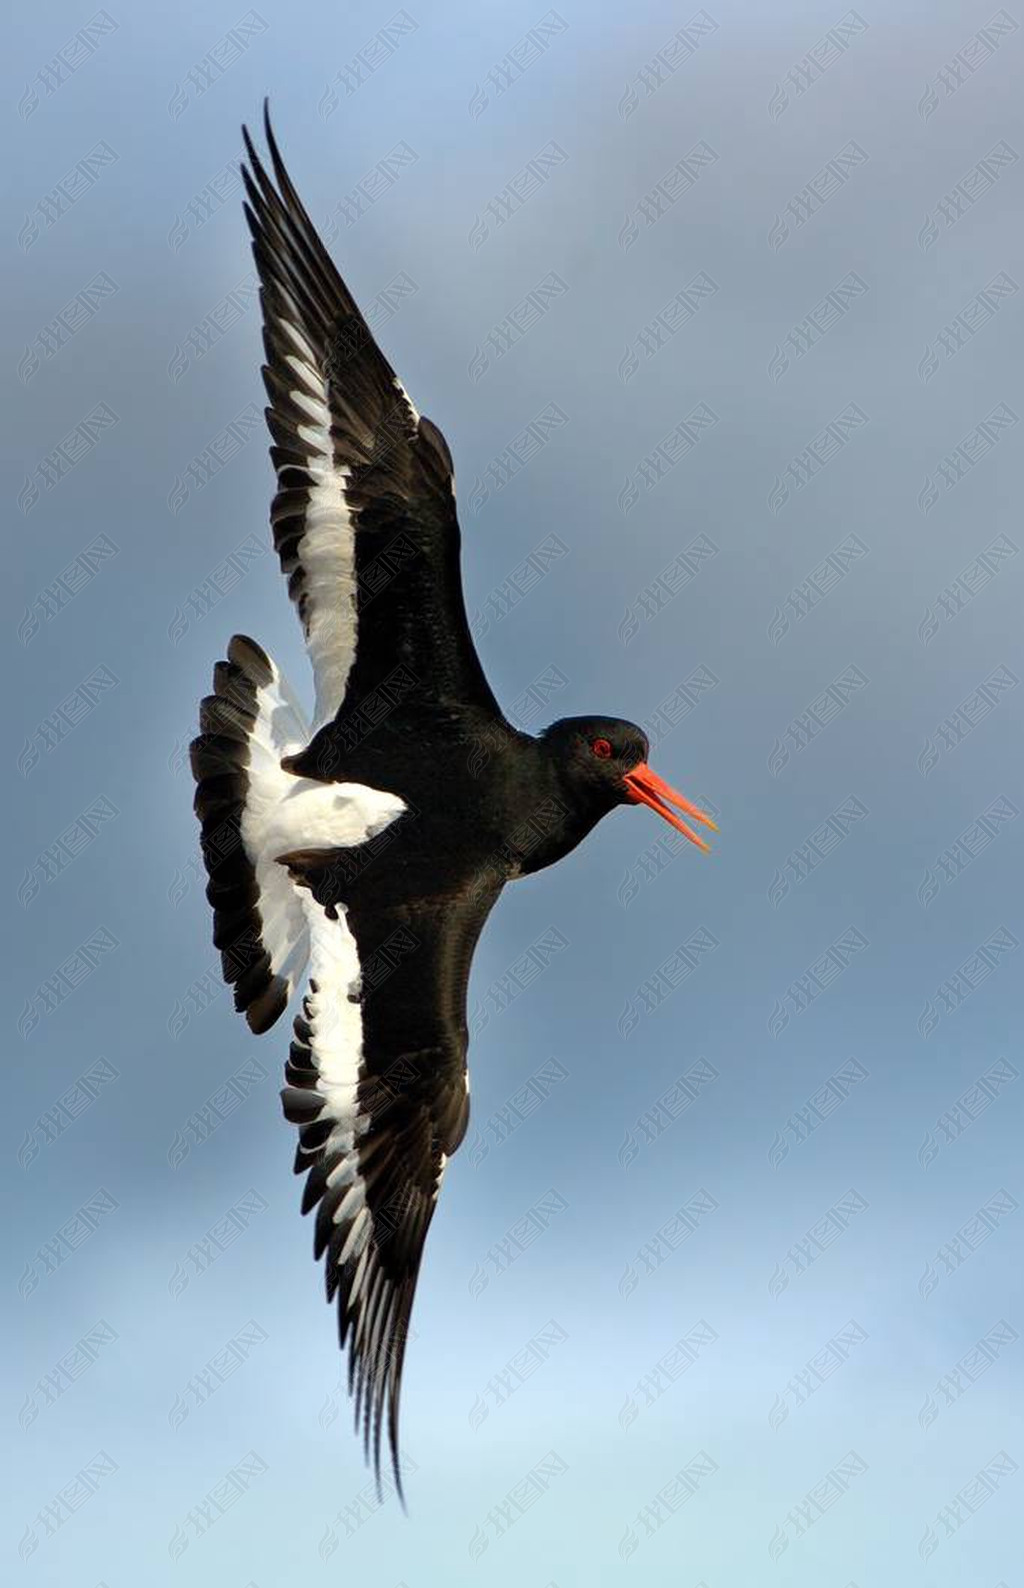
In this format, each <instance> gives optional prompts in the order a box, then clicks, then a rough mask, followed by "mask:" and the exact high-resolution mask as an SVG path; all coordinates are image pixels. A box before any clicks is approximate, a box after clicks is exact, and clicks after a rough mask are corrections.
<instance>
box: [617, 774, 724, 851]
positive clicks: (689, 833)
mask: <svg viewBox="0 0 1024 1588" xmlns="http://www.w3.org/2000/svg"><path fill="white" fill-rule="evenodd" d="M623 782H624V783H625V785H626V787H627V788H628V790H629V797H630V799H631V800H632V801H633V802H634V804H637V805H649V806H650V807H651V810H652V811H657V813H658V815H659V816H662V817H664V819H665V821H667V822H668V823H669V824H670V825H671V826H672V827H675V828H677V829H678V831H679V832H681V833H683V834H685V836H686V837H687V838H688V839H689V840H690V842H691V844H696V845H697V848H698V849H705V850H707V849H709V847H710V846H709V845H708V844H706V843H705V842H704V840H703V838H701V837H700V836H699V834H697V833H695V832H694V830H693V828H692V827H690V826H689V825H688V824H687V823H686V822H684V821H682V820H681V819H680V818H679V817H678V816H677V815H676V813H675V811H673V810H670V809H669V806H670V805H675V806H677V807H678V808H679V810H681V811H685V812H686V814H687V816H692V817H693V820H694V821H695V822H703V823H704V824H705V826H707V827H710V828H711V831H712V832H713V833H717V831H718V828H717V827H716V826H715V824H714V822H713V821H712V820H711V817H710V816H709V815H708V814H707V813H706V811H702V810H700V809H698V807H697V806H696V805H694V804H693V802H692V801H691V800H688V799H687V798H686V797H685V796H684V795H682V794H680V793H678V792H677V791H676V790H675V789H674V788H672V787H671V786H670V785H669V784H668V783H666V782H665V779H664V778H663V777H659V776H658V774H657V772H652V771H651V769H650V767H649V766H648V765H647V763H646V762H644V761H641V763H640V765H639V766H635V767H634V768H633V770H632V772H627V773H626V775H625V777H624V778H623Z"/></svg>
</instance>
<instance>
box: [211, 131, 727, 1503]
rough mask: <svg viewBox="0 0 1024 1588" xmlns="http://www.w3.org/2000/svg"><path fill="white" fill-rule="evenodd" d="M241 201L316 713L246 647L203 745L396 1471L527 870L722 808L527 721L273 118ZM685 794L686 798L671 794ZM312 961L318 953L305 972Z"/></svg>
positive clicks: (637, 749) (579, 731) (428, 434)
mask: <svg viewBox="0 0 1024 1588" xmlns="http://www.w3.org/2000/svg"><path fill="white" fill-rule="evenodd" d="M264 126H265V133H266V141H267V146H268V148H269V151H270V164H271V166H272V170H273V177H271V175H270V174H269V173H268V171H267V170H266V169H265V167H264V165H263V164H262V162H261V160H260V158H259V156H258V155H257V153H256V151H255V149H254V147H253V143H252V140H251V138H250V136H249V133H248V131H247V130H246V129H245V128H243V129H242V135H243V138H244V140H245V148H246V152H247V154H248V159H249V166H248V168H247V167H246V166H245V165H244V164H243V167H242V172H243V177H244V180H245V187H246V192H247V195H248V200H249V202H248V203H247V204H246V205H245V214H246V217H247V219H248V223H249V228H250V231H251V233H252V242H253V253H254V255H255V259H256V266H257V269H258V271H259V277H260V282H261V294H260V296H261V302H262V306H263V321H264V330H263V339H264V347H265V349H266V358H267V362H266V364H265V365H264V366H263V378H264V382H265V385H266V389H267V394H268V397H269V402H270V405H269V407H268V408H267V410H266V415H267V423H268V425H269V428H270V434H271V438H272V442H273V444H272V446H271V449H270V455H271V459H272V461H273V465H274V468H275V470H276V473H277V494H276V495H275V497H274V499H273V504H272V506H271V510H270V521H271V525H272V526H273V535H274V543H275V546H276V548H277V551H278V553H279V554H280V559H281V567H282V569H283V571H284V573H285V574H286V575H287V577H288V591H289V594H290V596H291V598H292V600H293V601H294V603H295V605H296V607H297V608H298V615H299V620H300V622H301V624H302V628H303V633H304V635H305V641H306V648H307V650H308V652H309V657H310V661H311V663H312V666H313V675H314V679H315V686H316V705H315V709H314V715H313V721H312V724H311V725H310V723H309V722H308V721H307V719H306V716H305V714H304V712H303V709H302V706H301V705H300V704H299V701H298V698H297V697H296V695H295V694H294V693H293V691H292V690H291V688H290V687H289V685H288V684H287V682H286V681H285V679H284V678H283V677H282V675H281V673H280V671H279V669H278V668H277V666H276V665H275V663H274V662H273V661H272V660H271V658H270V657H269V656H268V655H267V654H266V652H265V651H264V650H262V649H261V647H260V646H259V645H257V644H256V643H255V641H253V640H250V639H246V638H244V637H243V636H240V635H236V636H235V638H234V639H233V640H232V641H231V643H230V645H229V646H228V656H227V660H226V661H221V662H218V663H217V666H216V668H215V670H214V679H213V690H214V692H213V694H212V695H208V696H207V697H206V698H205V699H204V700H203V702H202V705H201V707H200V719H199V720H200V734H199V737H198V738H197V739H195V740H194V741H193V744H192V747H191V748H192V770H193V774H194V776H195V780H196V783H197V785H198V787H197V789H196V795H195V810H196V814H197V815H198V817H199V820H200V823H201V829H202V836H201V843H202V850H203V858H204V861H205V864H206V869H207V871H208V873H209V883H208V886H207V890H206V891H207V897H208V899H209V901H210V904H211V905H212V906H213V941H214V944H215V945H216V947H217V948H218V949H220V951H221V956H222V960H223V968H224V977H225V980H226V981H227V983H228V984H229V985H230V986H231V987H233V989H234V996H235V1006H236V1008H237V1009H239V1010H240V1011H242V1012H243V1013H244V1014H245V1017H246V1019H247V1021H248V1023H249V1026H250V1028H251V1029H252V1030H253V1031H254V1032H263V1031H267V1030H269V1029H270V1027H271V1026H272V1025H273V1024H274V1022H275V1021H276V1020H277V1019H278V1017H279V1016H280V1015H281V1014H282V1013H283V1012H284V1010H285V1008H286V1006H287V1004H288V1002H289V999H290V998H291V996H292V992H293V990H294V989H295V988H296V987H297V986H298V985H299V984H300V982H301V981H302V979H303V977H304V976H307V975H308V980H307V982H306V987H305V993H304V997H303V1001H302V1008H301V1012H300V1013H299V1014H298V1015H297V1016H296V1017H295V1022H294V1037H293V1040H292V1044H291V1051H290V1055H289V1058H288V1062H287V1065H286V1071H285V1074H286V1080H287V1085H286V1087H285V1088H284V1090H283V1092H282V1098H283V1102H284V1112H285V1116H286V1118H287V1119H288V1120H290V1121H291V1122H292V1123H293V1124H295V1125H297V1126H298V1150H297V1154H296V1159H295V1170H296V1173H299V1174H304V1175H305V1176H306V1182H305V1190H304V1195H303V1199H302V1211H303V1212H304V1213H308V1212H311V1211H312V1210H313V1209H315V1210H316V1228H315V1240H314V1252H315V1256H316V1257H317V1258H320V1257H326V1279H327V1298H328V1301H330V1300H331V1299H332V1298H334V1297H335V1296H337V1303H338V1320H339V1334H340V1343H341V1346H342V1348H343V1349H344V1348H345V1346H346V1345H347V1347H348V1380H349V1391H350V1393H351V1394H353V1395H354V1401H355V1421H356V1428H357V1431H358V1429H359V1426H360V1423H361V1424H362V1432H363V1446H364V1453H365V1455H366V1458H367V1460H368V1461H369V1460H370V1459H371V1452H372V1462H373V1467H374V1470H375V1472H376V1475H377V1482H378V1485H379V1484H380V1463H381V1431H382V1426H383V1424H384V1423H385V1421H386V1424H387V1431H388V1444H389V1447H390V1453H391V1461H392V1465H393V1468H394V1475H395V1485H396V1488H397V1490H398V1493H399V1495H401V1474H400V1471H399V1461H398V1404H399V1389H400V1384H401V1376H402V1363H403V1358H404V1355H405V1344H406V1340H407V1337H408V1326H409V1315H410V1311H411V1308H412V1300H413V1292H414V1289H415V1285H416V1277H417V1274H418V1271H419V1267H420V1260H421V1257H422V1253H423V1243H424V1239H425V1237H426V1234H427V1229H428V1227H429V1225H430V1221H431V1218H432V1217H433V1213H434V1207H435V1204H436V1202H437V1196H438V1191H439V1188H440V1185H441V1179H442V1176H443V1174H444V1169H445V1164H446V1163H447V1162H448V1159H449V1158H450V1157H451V1155H452V1153H453V1152H454V1151H455V1149H456V1148H457V1147H458V1145H459V1143H460V1142H461V1140H462V1138H463V1136H464V1134H465V1131H466V1124H467V1120H468V1115H469V1082H468V1077H467V1072H466V1049H467V1029H466V984H467V981H468V978H469V967H470V960H471V958H472V954H473V949H474V947H475V945H476V942H477V939H478V937H479V935H480V932H481V929H482V927H483V925H484V922H485V921H486V919H487V917H488V915H489V913H490V911H491V909H492V907H493V905H494V903H495V900H496V899H497V897H498V895H499V893H500V892H501V890H502V888H503V887H504V885H505V883H506V882H509V881H511V880H512V879H513V878H515V877H521V876H526V875H528V874H529V873H530V872H533V871H537V870H539V869H540V868H541V867H542V866H549V865H551V864H552V863H553V862H554V861H556V860H560V859H561V857H562V856H563V855H566V854H568V852H569V851H570V850H571V849H573V848H574V847H575V846H576V845H577V844H578V843H579V842H580V840H581V839H582V838H584V837H585V836H586V834H587V833H588V832H590V830H591V828H592V827H593V826H594V825H595V823H597V822H598V821H600V819H601V818H602V816H606V815H607V814H608V812H609V811H612V810H614V809H615V808H616V807H617V806H619V805H630V804H643V805H648V806H650V807H651V809H653V810H655V811H657V812H658V814H659V815H660V816H663V817H664V818H665V820H666V821H668V822H671V823H672V825H673V826H674V827H677V828H678V829H679V830H680V832H683V833H685V834H686V836H687V838H690V839H692V840H693V842H694V843H695V844H698V845H699V846H700V847H702V848H706V847H707V846H706V844H705V843H704V841H703V839H702V838H700V837H699V836H698V835H697V833H696V832H694V830H693V828H692V827H690V826H689V825H688V823H687V822H685V821H684V820H683V819H682V817H681V816H679V815H677V814H676V812H677V811H683V812H684V813H686V814H687V815H688V816H689V817H690V818H691V819H692V820H694V821H696V822H702V823H704V824H706V825H707V826H708V827H713V826H714V823H713V822H712V821H711V819H710V818H709V817H708V816H706V815H705V814H704V813H703V812H702V811H700V810H698V809H697V808H696V806H694V805H692V804H691V803H690V802H689V801H688V800H686V799H684V798H683V796H682V795H681V794H678V793H677V792H676V791H675V790H674V789H672V788H670V787H669V785H668V784H667V783H665V782H664V781H663V780H662V779H661V778H660V777H658V776H657V774H656V773H654V772H652V770H651V769H650V767H649V766H648V765H647V754H648V742H647V739H646V737H645V735H644V733H643V731H642V730H641V729H640V728H638V727H637V726H636V725H635V724H634V723H631V722H621V721H618V720H617V719H615V718H612V717H604V716H594V717H569V718H565V719H563V720H562V721H560V722H555V723H553V724H552V725H551V727H549V728H547V729H546V730H545V731H544V732H542V733H541V734H540V735H539V736H538V737H533V736H531V735H530V734H527V733H522V732H520V731H519V730H517V729H516V728H515V727H514V726H513V725H512V724H511V723H509V722H508V721H507V720H506V718H505V717H504V716H503V715H502V711H501V708H500V706H499V705H498V703H497V701H496V700H495V698H494V696H493V694H492V693H491V690H490V688H489V687H488V684H487V680H486V678H485V676H484V672H483V669H482V667H481V665H480V662H479V659H478V657H477V654H476V650H475V648H474V645H473V640H472V637H471V635H470V631H469V626H468V623H467V621H466V609H465V605H464V602H463V594H462V586H461V580H460V572H459V526H458V522H457V519H456V512H455V474H454V469H453V465H452V459H451V454H450V452H449V450H448V446H447V444H446V442H445V439H444V437H443V435H442V434H441V432H440V430H438V428H437V427H436V425H434V424H432V423H431V421H430V420H429V419H427V418H425V417H423V416H422V415H421V414H420V413H419V412H418V411H417V409H416V408H415V406H414V405H413V402H412V399H411V398H410V397H409V395H408V393H407V392H406V390H405V388H404V386H403V385H402V383H401V381H400V380H399V379H398V377H397V376H396V375H395V373H394V371H393V370H392V368H391V366H390V364H389V363H388V361H387V359H386V358H385V357H384V355H383V353H382V352H381V351H380V349H379V347H378V346H377V345H376V343H375V341H374V339H373V337H372V335H371V334H370V330H369V328H368V326H367V324H366V321H365V320H364V319H363V317H362V315H361V314H360V312H359V310H358V308H357V307H356V304H355V302H354V300H353V298H352V296H351V294H350V293H349V291H348V288H347V287H346V286H345V284H344V282H343V281H342V280H341V277H340V276H339V275H338V272H337V271H336V269H335V268H334V265H333V264H332V262H331V260H330V258H329V256H328V254H327V251H326V249H325V248H324V246H323V243H322V242H321V240H320V238H319V237H318V235H317V232H316V229H315V227H314V226H313V223H312V221H311V220H310V218H309V216H308V214H307V213H306V210H305V208H304V207H303V205H302V203H301V201H300V199H299V197H298V194H297V193H296V191H295V188H294V187H293V186H292V183H291V181H290V179H289V177H288V173H287V171H286V170H285V167H284V164H283V162H282V159H281V156H280V153H279V151H278V148H277V144H276V142H275V139H274V135H273V132H272V130H271V126H270V120H269V114H268V112H267V110H266V107H265V108H264ZM673 807H675V809H673ZM307 967H308V970H307Z"/></svg>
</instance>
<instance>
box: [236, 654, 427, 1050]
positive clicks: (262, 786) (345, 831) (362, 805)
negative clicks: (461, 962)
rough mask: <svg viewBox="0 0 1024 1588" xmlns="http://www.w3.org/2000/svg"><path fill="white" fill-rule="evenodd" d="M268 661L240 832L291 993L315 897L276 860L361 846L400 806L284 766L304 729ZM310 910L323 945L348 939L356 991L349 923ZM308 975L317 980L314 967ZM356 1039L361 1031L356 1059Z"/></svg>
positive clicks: (265, 927)
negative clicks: (338, 937)
mask: <svg viewBox="0 0 1024 1588" xmlns="http://www.w3.org/2000/svg"><path fill="white" fill-rule="evenodd" d="M268 660H270V658H268ZM270 666H271V668H272V670H273V675H274V676H273V678H272V680H271V682H270V683H269V684H267V685H265V686H263V687H261V688H259V689H257V691H256V708H257V709H256V724H255V727H254V728H253V732H252V735H251V736H250V739H249V790H248V795H247V797H246V802H245V809H244V811H243V812H242V819H241V832H242V843H243V845H244V847H245V852H246V854H247V856H248V858H249V861H250V863H251V865H252V866H253V869H254V870H255V873H256V885H257V887H258V888H259V894H260V896H259V912H260V918H261V922H262V938H263V943H264V946H265V948H266V950H267V952H268V954H269V955H270V967H271V970H272V971H273V973H274V974H275V975H278V976H282V977H283V978H284V979H285V980H286V981H287V982H288V990H289V993H291V991H292V990H293V989H294V988H295V986H296V985H297V984H298V982H299V981H300V979H301V977H302V973H303V970H304V969H305V966H306V961H307V959H309V957H310V944H311V940H312V930H311V926H310V919H311V918H310V915H309V908H308V906H309V904H311V903H313V901H312V896H311V895H310V893H309V890H308V889H306V888H298V887H296V885H295V883H294V882H293V881H292V879H291V877H290V876H289V875H288V872H287V870H286V868H285V867H284V866H282V865H281V863H280V859H279V857H280V856H281V855H284V854H288V853H290V852H291V851H292V850H293V849H347V848H350V847H352V846H354V845H357V844H362V843H365V842H366V840H367V839H368V838H373V837H375V836H376V834H377V833H379V832H381V831H382V830H383V829H384V828H385V827H386V826H387V825H388V823H389V822H392V821H394V819H395V818H396V817H397V816H400V815H401V814H402V812H403V811H404V810H405V803H404V801H403V800H401V799H400V798H399V797H398V795H397V794H388V793H386V792H384V791H383V790H380V789H373V788H367V787H366V786H365V785H364V784H362V783H319V782H316V781H314V780H313V779H311V778H304V777H296V776H295V774H294V773H293V772H286V771H285V770H284V769H283V768H282V766H281V760H282V758H283V757H285V756H288V755H295V754H296V753H297V752H298V751H299V750H302V749H304V748H305V746H306V745H307V744H308V742H309V737H310V730H309V725H308V724H307V722H306V720H305V716H304V714H303V711H302V707H301V706H300V704H299V702H298V699H297V697H296V696H295V694H294V692H293V690H292V689H291V687H290V686H289V684H288V681H287V679H285V678H284V677H283V676H282V674H281V672H280V670H279V668H278V667H277V666H276V664H275V663H274V662H273V661H272V660H270ZM313 908H314V909H315V910H316V911H317V913H318V915H319V916H321V917H322V918H323V922H324V926H325V927H326V928H327V929H328V935H327V938H326V942H327V943H330V942H332V941H333V937H334V935H335V934H338V933H342V934H344V936H345V938H347V940H348V943H349V945H350V949H349V950H346V952H347V953H348V954H349V957H350V958H351V959H352V960H353V961H354V962H355V964H356V985H357V989H358V960H357V957H356V951H355V944H354V943H353V942H352V939H351V935H350V934H349V932H348V928H347V927H346V926H345V925H344V921H343V919H339V921H329V920H328V919H327V917H326V916H325V915H324V913H323V911H322V910H321V909H320V907H319V906H318V905H316V904H313ZM340 914H341V912H340V907H339V916H340ZM314 949H315V944H314ZM321 952H322V953H326V952H327V949H326V948H324V949H322V950H321ZM314 958H315V952H314ZM345 967H346V968H347V967H348V960H347V959H346V960H345ZM311 974H313V976H314V977H315V975H316V972H315V971H313V972H311ZM346 986H347V983H346ZM342 1002H343V1003H344V1002H345V1000H344V996H342ZM346 1007H352V1008H355V1007H356V1006H355V1005H352V1006H347V1005H346ZM361 1043H362V1033H361V1032H360V1033H359V1038H358V1042H357V1060H356V1062H357V1063H358V1050H359V1049H360V1048H361Z"/></svg>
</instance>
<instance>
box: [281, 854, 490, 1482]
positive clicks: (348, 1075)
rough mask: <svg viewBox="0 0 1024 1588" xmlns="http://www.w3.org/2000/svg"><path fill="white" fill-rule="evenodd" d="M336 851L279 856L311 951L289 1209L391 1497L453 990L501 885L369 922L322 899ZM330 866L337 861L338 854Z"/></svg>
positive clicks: (444, 1155)
mask: <svg viewBox="0 0 1024 1588" xmlns="http://www.w3.org/2000/svg"><path fill="white" fill-rule="evenodd" d="M332 854H338V852H337V851H326V852H324V853H321V854H320V855H317V854H316V853H310V852H308V851H307V852H303V853H298V854H295V855H292V856H289V857H288V864H289V870H290V874H291V876H292V878H293V880H294V881H295V882H296V883H297V884H298V885H299V889H300V897H301V898H302V900H303V905H304V908H305V910H306V914H307V920H308V925H309V931H310V939H311V963H310V982H309V990H308V992H307V994H306V998H305V1001H304V1004H303V1010H302V1013H301V1015H299V1016H298V1017H297V1018H296V1020H295V1039H294V1041H293V1042H292V1046H291V1054H290V1057H289V1060H288V1064H287V1068H286V1077H287V1080H288V1086H287V1087H286V1088H285V1090H284V1091H283V1092H282V1099H283V1102H284V1111H285V1116H286V1117H287V1118H288V1119H289V1120H291V1121H292V1123H293V1124H296V1125H298V1127H299V1146H298V1151H297V1153H296V1158H295V1172H296V1173H297V1174H302V1173H305V1174H306V1176H307V1179H306V1186H305V1192H304V1195H303V1199H302V1211H303V1212H304V1213H308V1212H310V1211H312V1209H314V1208H315V1209H316V1229H315V1236H314V1256H315V1257H316V1258H318V1259H319V1258H320V1257H324V1258H325V1261H326V1280H327V1299H328V1301H330V1300H332V1299H333V1298H334V1297H335V1296H336V1297H337V1304H338V1324H339V1338H340V1343H341V1346H342V1349H345V1348H346V1346H347V1348H348V1386H349V1393H350V1394H354V1397H355V1420H356V1428H357V1430H358V1428H359V1426H360V1423H361V1424H362V1430H363V1443H364V1449H365V1452H366V1456H367V1460H369V1459H370V1456H371V1450H372V1460H373V1465H374V1469H375V1472H376V1475H377V1482H378V1485H379V1484H380V1446H381V1433H382V1428H383V1424H384V1421H385V1417H386V1421H387V1429H388V1443H389V1446H390V1451H391V1461H392V1465H393V1468H394V1473H395V1483H396V1487H397V1489H398V1492H399V1495H401V1474H400V1471H399V1456H398V1405H399V1392H400V1388H401V1378H402V1364H403V1360H404V1357H405V1346H406V1341H407V1338H408V1329H409V1316H410V1312H411V1310H412V1302H413V1294H414V1292H415V1288H416V1278H417V1275H418V1273H419V1267H420V1260H421V1258H422V1255H423V1243H424V1241H425V1239H426V1234H427V1230H428V1228H429V1227H430V1221H431V1219H432V1217H433V1214H434V1207H435V1205H436V1203H437V1197H438V1192H439V1190H440V1186H441V1178H442V1176H443V1174H444V1168H445V1164H446V1163H447V1161H448V1159H449V1157H450V1156H451V1154H452V1153H453V1152H454V1151H455V1149H456V1147H458V1145H459V1143H460V1141H461V1140H462V1138H463V1136H464V1134H465V1131H466V1124H467V1121H468V1117H469V1092H468V1083H467V1079H466V1047H467V1030H466V1016H465V1006H466V985H467V982H468V978H469V966H470V960H471V959H472V955H473V950H474V948H475V946H476V941H477V938H478V937H479V935H480V932H481V929H482V927H483V924H484V921H485V920H486V919H487V916H488V914H489V913H490V910H491V908H492V906H493V904H494V901H495V900H496V898H497V897H498V894H499V892H500V890H501V883H500V881H498V880H494V881H493V882H491V881H488V882H487V883H486V884H485V885H484V886H482V887H480V888H477V889H476V890H474V891H467V892H465V893H463V894H461V895H457V896H447V897H445V898H437V899H430V900H417V901H416V902H415V904H410V905H407V906H400V907H399V906H393V907H390V908H387V909H384V910H374V909H373V908H372V907H370V906H364V907H357V906H355V905H353V906H350V907H349V908H348V909H347V910H346V908H345V906H344V905H342V904H339V903H331V902H330V901H331V900H332V899H335V900H336V899H337V891H338V890H337V884H336V881H334V880H332V875H331V870H330V861H331V857H332ZM340 859H341V861H342V863H343V864H344V862H345V856H344V854H343V853H342V854H341V855H340Z"/></svg>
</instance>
